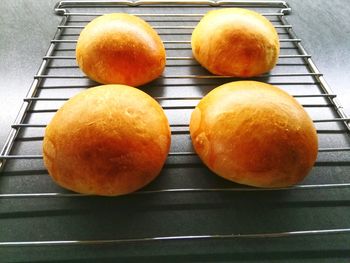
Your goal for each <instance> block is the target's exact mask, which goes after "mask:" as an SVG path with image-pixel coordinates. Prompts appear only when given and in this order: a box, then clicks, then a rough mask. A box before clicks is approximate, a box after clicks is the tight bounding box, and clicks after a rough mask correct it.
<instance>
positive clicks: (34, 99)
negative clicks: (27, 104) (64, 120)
mask: <svg viewBox="0 0 350 263" xmlns="http://www.w3.org/2000/svg"><path fill="white" fill-rule="evenodd" d="M292 96H293V97H294V98H325V97H333V98H334V97H336V96H337V95H336V94H296V95H292ZM153 98H154V99H155V100H201V99H202V98H203V97H202V96H200V97H199V96H198V97H153ZM23 100H25V101H30V100H31V101H66V100H69V98H68V97H65V98H60V97H48V98H45V97H32V98H24V99H23Z"/></svg>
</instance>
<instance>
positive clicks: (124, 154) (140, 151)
mask: <svg viewBox="0 0 350 263" xmlns="http://www.w3.org/2000/svg"><path fill="white" fill-rule="evenodd" d="M169 147H170V128H169V124H168V120H167V118H166V116H165V114H164V111H163V109H162V108H161V107H160V105H159V104H158V103H157V102H156V101H155V100H154V99H153V98H151V97H150V96H149V95H147V94H146V93H144V92H143V91H141V90H138V89H136V88H132V87H129V86H123V85H104V86H99V87H95V88H91V89H88V90H85V91H83V92H81V93H79V94H77V95H76V96H74V97H72V98H71V99H69V100H68V101H67V102H66V103H65V104H64V105H63V106H62V107H61V108H60V109H59V110H58V111H57V113H56V114H55V115H54V117H53V118H52V120H51V122H50V123H49V124H48V126H47V128H46V131H45V137H44V142H43V155H44V163H45V166H46V168H47V169H48V171H49V174H50V175H51V177H52V178H53V180H54V181H56V182H57V183H58V184H59V185H61V186H62V187H65V188H67V189H70V190H73V191H75V192H79V193H84V194H94V195H105V196H114V195H122V194H127V193H130V192H133V191H135V190H137V189H139V188H141V187H143V186H145V185H146V184H148V183H149V182H150V181H152V180H153V179H154V178H155V177H156V176H157V175H158V174H159V173H160V171H161V168H162V166H163V164H164V162H165V160H166V157H167V155H168V152H169Z"/></svg>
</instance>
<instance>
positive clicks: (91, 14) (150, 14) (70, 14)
mask: <svg viewBox="0 0 350 263" xmlns="http://www.w3.org/2000/svg"><path fill="white" fill-rule="evenodd" d="M105 14H108V13H91V12H90V13H76V12H69V13H66V14H65V15H67V16H102V15H105ZM129 14H131V15H134V16H140V17H199V18H200V17H203V16H204V14H203V13H200V14H195V13H193V14H191V13H182V14H181V13H176V14H174V13H160V14H154V13H129ZM260 14H261V15H263V16H283V15H284V14H283V13H281V12H277V13H260Z"/></svg>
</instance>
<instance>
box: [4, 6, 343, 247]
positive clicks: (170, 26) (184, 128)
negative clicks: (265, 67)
mask: <svg viewBox="0 0 350 263" xmlns="http://www.w3.org/2000/svg"><path fill="white" fill-rule="evenodd" d="M222 7H245V8H249V9H253V10H256V11H258V12H260V13H262V14H263V15H264V16H266V17H267V18H268V19H270V21H271V22H272V23H273V24H274V26H275V28H276V29H277V31H278V34H279V37H280V42H281V54H280V57H279V61H278V64H277V66H276V67H275V68H274V69H273V70H272V71H271V72H270V73H268V74H264V75H261V76H258V77H255V78H253V79H254V80H258V81H263V82H267V83H270V84H273V85H276V86H279V87H281V88H282V89H284V90H286V91H287V92H289V93H290V94H292V95H293V96H294V97H295V98H296V99H297V100H298V101H300V103H301V104H302V105H303V107H304V108H305V109H306V111H307V112H308V113H309V114H310V116H311V117H312V118H313V121H314V123H315V126H316V129H317V132H318V136H319V145H320V148H319V156H318V159H317V162H316V164H315V167H314V169H313V170H312V172H311V174H310V176H309V177H308V178H307V179H306V180H305V181H304V182H303V183H302V184H300V185H296V186H293V187H290V188H277V189H259V188H251V187H245V186H241V185H237V184H233V183H230V182H226V181H224V180H222V179H219V178H217V177H216V176H214V175H213V174H212V173H211V172H209V171H208V170H207V169H206V168H205V167H204V166H203V164H201V162H200V160H199V158H198V157H197V156H196V154H195V153H194V151H193V149H192V147H191V142H190V138H189V130H188V122H189V116H190V113H191V111H192V110H193V109H194V107H195V105H196V104H197V103H198V101H199V100H200V99H201V98H202V97H203V96H204V95H205V94H206V93H207V92H209V91H210V90H212V89H213V88H215V87H216V86H218V85H220V84H223V83H226V82H229V81H235V80H238V79H235V78H232V77H230V76H213V75H211V74H209V73H208V72H207V71H206V70H204V69H203V68H202V67H200V65H199V64H198V63H197V62H196V61H195V60H194V59H193V57H192V54H191V46H190V36H191V32H192V30H193V28H194V27H195V25H196V24H197V23H198V21H199V20H200V19H201V17H202V16H203V14H205V13H206V12H207V11H209V10H212V9H216V8H222ZM290 11H291V9H290V8H289V6H288V4H287V3H285V2H282V1H246V2H239V1H218V2H215V1H201V2H189V1H185V2H167V3H165V2H163V3H162V2H158V1H137V2H128V1H123V2H93V1H82V2H66V1H61V2H59V3H57V5H56V8H55V12H56V14H58V15H61V16H62V21H61V23H60V24H59V25H58V26H57V31H56V33H55V35H54V37H53V39H52V40H51V42H50V45H49V48H48V51H47V53H46V54H45V55H44V56H43V61H42V64H41V66H40V68H39V70H38V73H37V74H36V75H35V76H34V81H33V84H32V86H31V87H30V89H29V92H28V94H27V96H26V97H25V98H24V99H23V105H22V108H21V109H20V111H19V114H18V117H17V118H16V120H15V122H14V123H13V125H12V126H11V131H10V134H9V137H8V140H7V141H6V144H5V146H4V148H3V149H2V151H1V154H0V169H1V170H2V174H1V177H0V180H1V181H0V182H1V183H0V202H1V203H2V204H4V206H3V207H1V208H0V216H1V214H6V215H7V217H0V223H1V224H2V222H1V221H2V220H5V222H4V225H5V228H6V230H4V229H5V228H2V229H1V230H0V233H1V232H3V234H0V249H4V248H8V249H11V248H15V249H16V248H20V247H22V248H23V247H43V246H44V247H45V246H54V245H60V246H68V247H69V246H71V245H81V246H86V245H111V244H113V245H117V244H123V243H128V244H130V243H140V242H145V243H148V242H151V241H157V242H165V241H177V240H182V242H185V241H189V242H195V241H196V240H197V241H198V240H206V239H210V240H211V239H213V240H222V242H224V240H227V239H232V240H236V239H245V238H247V239H252V238H253V239H254V238H256V239H261V238H263V239H274V238H277V239H278V238H287V237H288V238H295V237H303V236H312V237H314V236H327V237H329V236H330V235H332V236H334V235H341V236H342V238H343V236H345V239H346V238H347V239H346V240H348V241H349V240H350V239H349V236H350V225H349V223H348V222H346V221H347V220H346V219H345V218H346V216H347V215H349V213H348V211H347V210H349V209H348V207H349V202H350V200H349V193H350V191H349V189H350V177H349V174H350V173H349V172H350V136H349V135H350V118H348V117H347V116H346V114H345V113H344V111H343V110H342V107H341V105H340V104H339V102H338V100H337V95H336V94H334V93H333V92H332V90H331V89H330V87H329V86H328V85H327V83H326V81H325V80H324V78H323V76H322V73H320V72H319V70H318V69H317V67H316V65H315V64H314V62H313V61H312V58H311V55H310V54H308V53H307V52H306V51H305V49H304V48H303V46H302V40H301V39H299V38H298V37H297V35H296V34H295V32H294V30H293V26H292V25H291V24H289V23H288V20H287V18H286V16H288V14H289V13H290ZM111 12H127V13H131V14H135V15H137V16H140V17H141V18H143V19H145V20H146V21H148V22H149V23H150V24H151V25H152V26H153V28H155V29H156V30H157V32H158V33H159V35H160V36H161V37H162V39H163V41H164V45H165V47H166V51H167V65H166V69H165V72H164V73H163V75H162V76H161V77H160V78H158V79H157V80H155V81H153V82H152V83H150V84H148V85H145V86H143V87H142V89H143V90H144V91H146V92H147V93H149V94H150V95H152V96H153V97H154V98H155V99H156V100H157V101H158V102H159V103H160V104H161V105H162V107H163V109H164V110H165V112H166V114H167V116H168V118H169V121H170V126H171V130H172V146H171V151H170V154H169V157H168V160H167V162H166V164H165V167H164V169H163V170H164V171H163V172H162V174H161V175H160V177H159V179H157V180H156V181H155V182H154V183H152V184H151V185H150V186H148V187H146V188H145V189H143V190H141V191H139V192H136V193H134V194H131V195H129V196H126V197H117V198H116V199H113V198H112V199H108V200H109V201H107V200H106V199H103V198H102V199H101V198H99V197H92V196H88V195H81V194H76V193H71V192H67V191H65V190H63V189H61V188H59V187H58V186H55V185H54V183H53V182H52V181H50V179H49V177H48V176H47V171H46V170H45V168H44V166H43V163H42V155H41V143H42V139H43V135H44V128H45V127H46V124H47V122H48V121H49V120H50V118H51V117H52V116H53V114H54V113H55V112H56V111H57V109H58V108H59V107H60V106H61V105H62V104H63V103H64V102H65V101H66V100H68V99H69V98H70V97H71V96H73V95H74V94H76V93H77V92H79V91H81V90H84V89H86V88H89V87H93V86H96V85H98V84H97V83H94V82H92V81H91V80H89V79H88V78H87V77H86V76H84V75H83V74H82V73H81V72H80V70H79V68H78V66H77V65H76V63H75V56H74V52H75V44H76V42H77V38H78V36H79V33H80V31H81V30H82V29H83V28H84V26H85V25H86V24H87V23H88V22H89V21H91V19H93V18H95V17H96V16H99V15H102V14H105V13H111ZM5 163H6V165H5ZM175 175H176V176H175ZM201 176H203V177H202V179H201V178H200V177H201ZM160 178H161V179H160ZM19 184H20V185H19ZM301 190H302V191H301ZM329 191H332V193H331V194H330V195H327V194H328V193H329ZM305 192H307V193H306V194H305ZM250 193H251V194H252V195H258V196H259V198H262V199H261V200H262V201H261V202H263V200H264V199H266V198H267V200H268V201H267V203H271V202H272V203H273V204H272V205H271V206H272V207H270V208H269V209H271V208H273V209H276V207H275V205H276V203H275V202H277V201H271V200H270V199H269V198H271V195H273V196H274V195H276V194H277V195H278V196H279V197H278V198H280V197H281V195H284V196H285V197H282V199H283V198H286V202H285V203H284V205H285V206H286V207H287V208H288V207H289V208H290V209H291V210H292V209H294V208H295V207H293V203H295V202H299V206H296V207H297V208H300V209H299V210H300V213H301V211H302V210H303V205H304V204H307V202H311V201H310V198H311V199H315V200H313V201H314V202H317V204H318V206H317V207H318V208H320V209H321V208H322V204H325V205H326V206H327V207H328V208H330V209H332V205H330V204H332V202H333V203H334V209H335V210H337V211H338V210H339V209H340V207H341V208H343V210H344V211H347V212H346V213H344V211H343V210H342V211H339V215H343V216H340V217H339V220H334V219H332V218H329V216H327V220H326V221H327V222H326V223H324V222H323V223H322V224H319V225H315V224H313V223H314V222H315V220H316V219H312V220H311V221H312V222H313V223H312V224H311V223H310V224H308V223H306V224H305V228H295V227H300V226H304V225H302V224H299V225H295V226H293V225H292V226H291V228H292V229H290V228H289V227H286V228H283V227H277V229H274V228H273V227H272V226H269V224H267V225H264V224H262V225H261V224H260V223H259V222H254V221H253V222H250V224H252V225H254V224H258V225H260V228H259V229H261V231H253V230H252V229H251V228H249V227H248V226H247V229H245V228H244V227H243V228H242V229H240V228H232V229H231V228H230V227H229V226H225V227H222V228H218V229H216V230H215V229H214V230H211V231H210V232H205V233H203V232H204V231H205V230H206V231H207V230H208V229H213V228H212V227H211V226H212V224H214V222H212V221H205V220H204V221H205V222H207V223H208V224H207V226H206V225H205V224H204V226H203V228H200V227H193V226H191V224H189V225H188V227H186V226H185V227H184V230H183V231H176V229H179V228H180V229H181V226H180V225H178V226H176V228H174V227H173V228H172V227H169V226H168V228H167V227H166V226H164V227H163V228H162V229H161V230H160V229H158V230H159V231H157V228H152V227H150V230H149V231H140V232H144V234H143V235H142V233H141V234H139V235H135V233H134V232H133V231H131V232H132V233H133V234H130V235H129V234H127V233H124V232H123V231H122V230H120V229H117V230H116V229H115V228H118V227H119V228H120V226H118V227H115V228H113V226H110V227H111V228H112V229H113V231H111V232H112V233H114V234H113V235H112V236H109V235H108V234H105V233H103V234H101V235H96V233H95V234H91V235H88V236H86V237H84V236H79V235H78V236H74V235H73V234H74V231H72V233H71V234H72V235H70V234H67V235H65V234H62V235H61V236H60V234H59V233H58V234H55V235H54V236H50V235H48V236H47V235H46V234H42V235H41V232H43V231H48V230H49V231H50V229H51V227H52V225H51V226H46V228H43V230H42V231H41V230H40V229H39V230H38V234H37V235H34V236H35V237H36V238H34V239H33V238H31V237H29V238H28V237H27V236H26V235H24V234H25V233H22V234H19V235H17V234H16V231H15V230H14V229H12V228H13V227H14V225H13V224H11V223H9V222H8V221H6V219H11V218H12V219H13V221H15V222H16V221H18V220H21V219H23V218H25V217H26V216H28V215H29V214H31V212H33V211H34V214H35V213H36V212H38V211H37V209H38V208H37V207H36V208H35V206H33V203H34V202H35V201H34V200H41V201H40V202H44V203H45V202H51V201H50V200H53V201H54V202H58V203H60V206H62V207H61V208H60V209H61V210H60V211H63V210H64V209H65V206H64V205H63V204H62V203H66V202H67V201H62V200H70V201H71V202H72V203H75V202H79V201H78V200H80V199H81V198H83V199H82V200H84V199H86V200H91V199H96V200H95V202H102V204H105V202H107V203H109V202H114V201H110V200H115V202H116V203H117V204H118V203H122V204H121V210H120V211H124V210H125V209H126V208H125V207H124V206H125V204H123V202H126V203H128V202H129V201H130V202H131V204H134V201H133V199H134V198H137V197H138V196H143V197H141V201H139V202H141V204H142V198H144V197H147V198H151V199H152V198H157V199H158V198H159V199H161V198H165V200H168V202H170V203H169V204H170V205H169V204H168V205H169V207H170V208H169V207H167V206H165V204H163V205H164V207H163V209H164V210H163V211H165V212H168V213H169V214H172V212H174V211H175V210H176V209H175V210H174V211H172V210H171V209H172V207H173V206H174V207H176V204H177V205H178V206H181V205H180V204H179V203H178V202H180V203H181V204H182V205H185V206H192V205H193V210H194V211H196V209H199V210H200V209H203V206H206V205H208V206H209V207H210V206H215V205H218V207H220V206H223V207H222V209H225V208H224V205H223V203H224V204H227V202H231V201H235V200H237V199H236V198H243V199H244V198H245V197H246V194H250ZM310 193H312V194H310ZM315 193H316V194H315ZM264 194H265V197H264V196H263V195H264ZM167 195H168V196H167ZM192 195H195V196H197V195H204V196H206V197H207V198H208V200H209V201H207V202H206V201H205V200H204V201H203V200H201V201H198V196H197V198H194V200H193V199H192V198H193V197H192ZM155 196H156V197H155ZM170 196H172V197H170ZM224 197H225V198H227V199H225V201H223V198H224ZM172 198H175V199H176V200H173V199H172ZM289 198H291V199H289ZM117 199H118V200H117ZM180 199H181V201H179V200H180ZM272 199H273V198H272ZM169 200H171V201H169ZM249 200H250V199H249ZM258 201H259V200H256V202H258ZM16 202H17V203H16ZM27 202H28V203H29V204H31V205H29V208H24V207H25V206H24V205H23V204H25V203H27ZM82 202H85V201H82ZM159 202H160V203H162V202H165V201H159ZM198 202H199V203H198ZM239 202H241V201H239ZM249 202H252V201H251V200H250V201H248V203H249ZM281 202H282V201H281ZM282 203H283V202H282ZM339 203H340V204H341V205H339ZM13 204H14V205H13ZM16 204H18V206H17V207H16ZM137 204H138V206H140V204H139V203H137ZM196 204H197V207H196ZM278 204H279V205H281V204H280V202H279V201H278ZM70 205H71V204H70ZM42 206H43V207H46V204H42ZM138 206H137V207H138ZM282 206H283V204H282ZM30 207H33V210H31V208H30ZM228 207H231V206H230V205H228ZM254 207H255V206H254ZM255 208H256V207H255ZM41 209H43V211H41V213H45V211H46V210H45V209H47V207H46V208H41ZM79 209H80V208H78V210H79ZM94 209H95V208H94ZM115 209H116V210H118V207H115ZM130 209H132V208H130ZM179 209H180V208H179ZM39 210H40V209H39ZM141 210H142V209H141ZM180 210H181V209H180ZM330 211H332V210H330ZM231 212H232V211H231ZM58 213H59V214H60V212H58ZM62 213H64V212H62ZM245 213H246V214H245V217H246V218H250V215H249V213H248V212H247V211H245ZM298 213H299V212H297V214H298ZM337 213H338V212H337ZM288 214H289V213H288ZM316 214H317V215H318V213H316ZM60 215H61V214H60ZM337 215H338V214H337ZM65 216H69V213H68V215H65ZM211 216H212V217H215V215H213V214H211ZM231 216H232V215H231ZM4 218H5V219H4ZM201 218H202V217H201ZM267 218H268V217H267ZM197 219H198V218H197ZM232 219H233V221H234V220H236V217H234V216H233V217H232ZM265 219H266V218H265ZM38 220H39V221H40V220H41V219H38ZM42 220H43V219H42ZM99 220H102V218H99V217H97V219H96V221H97V222H99ZM125 220H126V221H125V222H127V221H128V220H127V219H125ZM147 220H149V219H146V222H148V221H147ZM208 220H209V219H208ZM293 220H294V219H291V221H293ZM102 221H103V220H102ZM311 221H310V222H311ZM316 221H317V220H316ZM183 222H186V221H183ZM337 222H338V223H337ZM109 223H111V222H109ZM133 223H134V227H135V228H136V229H139V228H140V227H141V226H142V221H137V220H135V221H134V222H133ZM38 224H40V223H38ZM62 224H63V225H64V224H67V222H65V223H62ZM248 225H249V224H248ZM146 226H147V224H146ZM265 226H266V229H265V230H264V227H265ZM122 228H123V227H122ZM196 229H197V232H196V231H192V230H196ZM51 230H52V229H51ZM173 230H174V231H173ZM224 230H225V231H224ZM23 231H24V232H25V231H26V230H23ZM215 231H216V232H215ZM1 236H2V237H9V238H7V239H4V238H2V237H1ZM21 237H23V238H22V239H21ZM25 237H26V238H25ZM55 237H56V238H55ZM104 237H105V238H104ZM19 238H20V239H19ZM287 242H289V241H287ZM151 243H152V242H151ZM341 251H343V250H341ZM343 252H344V251H343Z"/></svg>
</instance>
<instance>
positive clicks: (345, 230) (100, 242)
mask: <svg viewBox="0 0 350 263" xmlns="http://www.w3.org/2000/svg"><path fill="white" fill-rule="evenodd" d="M345 233H350V228H342V229H327V230H323V229H317V230H303V231H290V232H279V233H257V234H229V235H221V234H210V235H189V236H163V237H145V238H129V239H113V240H56V241H22V242H18V241H17V242H16V241H13V242H0V247H4V246H67V245H103V244H120V243H135V242H151V241H171V240H172V241H175V240H194V239H237V238H239V239H243V238H249V239H251V238H263V239H266V238H283V237H293V236H310V235H324V234H327V235H329V234H345Z"/></svg>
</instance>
